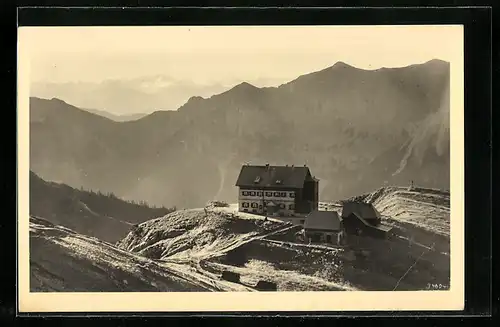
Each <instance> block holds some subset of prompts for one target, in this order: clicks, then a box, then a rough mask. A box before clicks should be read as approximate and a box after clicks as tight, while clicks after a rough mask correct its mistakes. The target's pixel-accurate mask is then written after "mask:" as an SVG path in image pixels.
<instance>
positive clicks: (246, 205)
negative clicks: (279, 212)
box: [241, 202, 295, 210]
mask: <svg viewBox="0 0 500 327" xmlns="http://www.w3.org/2000/svg"><path fill="white" fill-rule="evenodd" d="M241 206H242V207H243V208H250V207H251V208H254V209H257V208H259V209H262V204H259V203H256V202H250V203H249V202H242V203H241ZM279 207H280V209H286V205H285V204H284V203H280V205H279ZM294 209H295V205H294V204H293V203H291V204H289V205H288V210H294Z"/></svg>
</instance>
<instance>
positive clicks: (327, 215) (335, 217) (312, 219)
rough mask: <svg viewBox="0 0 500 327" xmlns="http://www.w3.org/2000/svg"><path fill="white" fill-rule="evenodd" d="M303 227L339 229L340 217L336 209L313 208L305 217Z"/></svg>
mask: <svg viewBox="0 0 500 327" xmlns="http://www.w3.org/2000/svg"><path fill="white" fill-rule="evenodd" d="M304 228H305V229H320V230H331V231H338V230H340V217H339V214H338V213H337V212H336V211H319V210H315V211H313V212H311V213H310V214H309V215H307V217H306V221H305V223H304Z"/></svg>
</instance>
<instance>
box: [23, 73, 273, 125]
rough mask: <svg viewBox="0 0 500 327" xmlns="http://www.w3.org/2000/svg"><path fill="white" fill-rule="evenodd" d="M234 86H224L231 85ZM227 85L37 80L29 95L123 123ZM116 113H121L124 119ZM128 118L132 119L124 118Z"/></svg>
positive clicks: (160, 79)
mask: <svg viewBox="0 0 500 327" xmlns="http://www.w3.org/2000/svg"><path fill="white" fill-rule="evenodd" d="M255 82H256V83H258V85H264V86H267V85H269V84H278V82H277V81H276V80H273V79H258V80H255ZM238 83H239V82H234V83H228V85H231V86H234V85H236V84H238ZM231 86H227V85H223V84H220V83H215V82H212V83H203V84H201V83H196V82H192V81H185V80H178V79H174V78H171V77H168V76H164V75H154V76H144V77H140V78H133V79H127V80H113V79H111V80H105V81H102V82H43V81H38V82H34V83H32V84H31V88H30V95H31V96H34V97H39V98H45V99H51V98H58V99H61V100H63V101H66V102H68V103H71V104H72V105H75V106H77V107H79V108H96V109H99V110H98V112H96V113H97V114H99V115H103V114H104V115H105V116H106V117H108V118H111V119H113V120H117V121H124V120H132V119H135V118H136V117H137V116H140V115H141V114H140V113H151V112H153V111H157V110H173V109H176V108H179V107H180V106H181V105H183V104H184V103H185V102H186V101H187V100H188V99H189V98H190V97H192V96H203V97H208V96H212V95H214V94H217V93H221V92H223V91H226V90H228V89H230V88H231ZM110 113H115V114H110ZM116 113H123V114H124V116H121V115H118V114H116ZM138 113H139V114H138ZM110 115H111V116H110ZM129 115H133V116H132V117H128V116H129ZM117 116H120V117H117Z"/></svg>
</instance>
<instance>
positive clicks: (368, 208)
mask: <svg viewBox="0 0 500 327" xmlns="http://www.w3.org/2000/svg"><path fill="white" fill-rule="evenodd" d="M351 213H355V214H356V215H357V216H358V217H361V218H363V219H380V218H381V216H380V213H379V212H378V211H377V209H375V207H374V206H373V205H372V204H371V203H366V202H357V201H347V202H344V204H343V206H342V217H347V216H349V215H350V214H351Z"/></svg>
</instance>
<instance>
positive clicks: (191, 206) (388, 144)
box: [18, 25, 464, 312]
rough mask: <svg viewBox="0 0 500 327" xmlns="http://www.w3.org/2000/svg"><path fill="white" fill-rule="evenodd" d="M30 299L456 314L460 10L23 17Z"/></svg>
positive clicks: (25, 277)
mask: <svg viewBox="0 0 500 327" xmlns="http://www.w3.org/2000/svg"><path fill="white" fill-rule="evenodd" d="M18 46H19V49H18V59H19V60H18V62H19V66H18V76H19V79H18V83H19V85H18V89H19V92H18V131H19V134H18V140H19V142H18V144H19V145H18V147H19V148H18V149H19V166H18V167H19V170H18V182H19V194H18V195H19V211H18V212H19V216H18V232H19V235H18V236H19V243H18V279H19V283H18V285H19V310H20V312H32V311H37V312H68V311H76V312H99V311H108V312H110V311H113V312H117V311H156V312H158V311H161V312H181V311H182V312H186V311H193V312H207V311H217V312H228V311H240V312H241V311H317V312H319V311H322V312H324V311H366V310H460V309H462V308H463V306H464V231H463V228H464V204H463V200H464V185H463V180H464V179H463V172H464V159H463V158H464V157H463V151H464V148H463V146H464V136H463V109H464V108H463V106H464V99H463V94H464V81H463V79H464V76H463V69H464V68H463V28H462V26H460V25H456V26H455V25H436V26H431V25H421V26H419V25H412V26H404V25H398V26H217V27H216V26H193V27H191V26H156V27H155V26H149V27H145V26H129V27H119V26H113V27H111V26H110V27H90V26H87V27H83V26H82V27H20V28H19V43H18Z"/></svg>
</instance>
